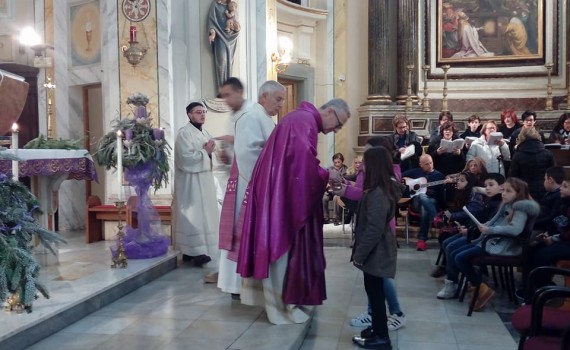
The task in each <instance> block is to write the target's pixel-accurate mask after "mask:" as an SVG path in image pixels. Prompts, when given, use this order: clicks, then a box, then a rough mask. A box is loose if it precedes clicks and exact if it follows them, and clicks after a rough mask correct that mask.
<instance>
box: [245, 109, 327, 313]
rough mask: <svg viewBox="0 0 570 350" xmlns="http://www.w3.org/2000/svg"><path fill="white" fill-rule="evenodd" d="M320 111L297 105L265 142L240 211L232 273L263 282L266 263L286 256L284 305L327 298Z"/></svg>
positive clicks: (317, 301)
mask: <svg viewBox="0 0 570 350" xmlns="http://www.w3.org/2000/svg"><path fill="white" fill-rule="evenodd" d="M322 130H323V125H322V121H321V116H320V113H319V111H318V110H317V109H316V108H315V107H314V106H313V105H312V104H310V103H308V102H302V103H301V105H300V106H299V108H298V109H296V110H295V111H293V112H291V113H289V114H287V115H286V116H285V117H284V118H283V119H282V120H281V122H279V124H277V126H276V127H275V129H274V130H273V133H272V134H271V136H270V137H269V139H268V140H267V143H266V144H265V147H264V148H263V151H262V152H261V155H260V156H259V159H258V160H257V163H256V164H255V168H254V169H253V174H252V177H251V181H250V182H249V186H248V189H247V190H246V198H245V199H244V202H243V206H244V207H242V213H243V217H244V218H243V221H244V222H243V226H242V232H241V244H240V250H239V257H238V267H237V272H238V273H239V274H240V275H241V276H242V277H246V278H248V277H252V278H254V279H265V278H267V277H268V275H269V264H271V263H274V262H276V261H277V260H278V259H279V258H280V257H282V256H283V255H284V254H286V253H287V252H288V253H289V258H288V264H287V271H286V273H285V277H284V278H285V280H284V284H283V302H284V303H285V304H293V305H320V304H322V301H323V300H325V299H326V287H325V257H324V251H323V208H322V204H321V200H322V197H323V193H324V191H325V188H326V184H327V182H328V177H329V175H328V171H327V170H326V169H323V168H322V167H321V166H320V165H319V163H320V162H319V160H318V159H317V136H318V133H319V132H321V131H322Z"/></svg>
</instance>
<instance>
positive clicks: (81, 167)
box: [0, 157, 97, 181]
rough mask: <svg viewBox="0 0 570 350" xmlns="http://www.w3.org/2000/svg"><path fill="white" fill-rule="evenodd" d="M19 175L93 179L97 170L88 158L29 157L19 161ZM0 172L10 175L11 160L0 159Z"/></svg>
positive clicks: (95, 177) (95, 178)
mask: <svg viewBox="0 0 570 350" xmlns="http://www.w3.org/2000/svg"><path fill="white" fill-rule="evenodd" d="M19 168H20V173H19V175H20V177H26V176H52V175H61V174H68V175H67V179H68V180H95V181H97V172H96V171H95V165H94V164H93V161H92V160H90V159H89V158H85V157H83V158H57V159H29V160H22V161H20V162H19ZM0 173H4V174H6V175H8V176H11V175H12V161H11V160H1V161H0Z"/></svg>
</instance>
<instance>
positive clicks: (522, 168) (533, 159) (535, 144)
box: [509, 128, 554, 199]
mask: <svg viewBox="0 0 570 350" xmlns="http://www.w3.org/2000/svg"><path fill="white" fill-rule="evenodd" d="M518 139H519V144H518V146H517V151H516V152H515V155H514V156H513V159H512V161H511V167H510V168H509V177H518V178H520V179H521V180H524V181H525V182H526V183H527V184H528V187H529V191H530V194H531V196H532V198H534V199H540V198H542V197H543V196H544V193H545V189H544V174H545V173H546V169H548V168H550V167H551V166H554V157H553V156H552V153H550V152H549V151H548V150H546V149H545V148H544V144H543V143H542V141H541V137H540V134H539V133H538V131H537V130H536V129H535V128H521V133H520V135H519V136H518Z"/></svg>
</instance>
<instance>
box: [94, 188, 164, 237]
mask: <svg viewBox="0 0 570 350" xmlns="http://www.w3.org/2000/svg"><path fill="white" fill-rule="evenodd" d="M136 205H137V197H136V196H132V197H130V198H129V199H128V200H127V205H126V208H125V212H124V213H123V214H122V215H121V216H122V217H121V219H122V220H123V221H124V222H126V224H127V225H129V226H130V227H132V228H137V227H138V220H137V209H136ZM154 209H156V212H157V213H158V218H159V220H160V221H161V222H169V223H170V222H172V209H171V206H167V205H155V206H154ZM105 221H119V210H118V209H117V208H116V207H115V205H113V204H102V202H101V199H100V198H99V197H97V196H90V197H89V198H88V199H87V227H86V242H87V243H93V242H97V241H102V240H103V223H104V222H105Z"/></svg>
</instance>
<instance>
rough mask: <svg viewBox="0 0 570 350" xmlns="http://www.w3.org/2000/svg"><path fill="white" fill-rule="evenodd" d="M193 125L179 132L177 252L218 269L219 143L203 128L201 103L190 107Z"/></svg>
mask: <svg viewBox="0 0 570 350" xmlns="http://www.w3.org/2000/svg"><path fill="white" fill-rule="evenodd" d="M186 114H187V115H188V119H189V123H188V124H186V125H185V126H184V127H182V128H181V129H180V130H179V131H178V135H177V136H176V141H175V143H174V168H175V172H174V202H173V207H174V208H173V209H174V227H173V231H174V236H175V249H177V250H179V251H180V252H182V254H183V255H182V258H183V260H185V261H192V263H193V264H194V266H198V267H201V266H202V265H204V264H206V263H208V262H210V261H211V260H212V259H214V261H212V264H210V265H214V266H216V267H217V262H218V257H219V254H220V253H219V250H218V228H219V218H220V216H219V209H218V204H217V201H216V186H215V184H214V175H213V173H212V153H213V152H214V148H215V143H214V140H213V139H212V136H211V135H210V134H209V133H208V132H207V131H206V130H203V129H202V125H203V124H204V121H205V120H206V108H205V107H204V106H203V105H202V104H201V103H199V102H192V103H190V104H189V105H188V106H187V107H186Z"/></svg>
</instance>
